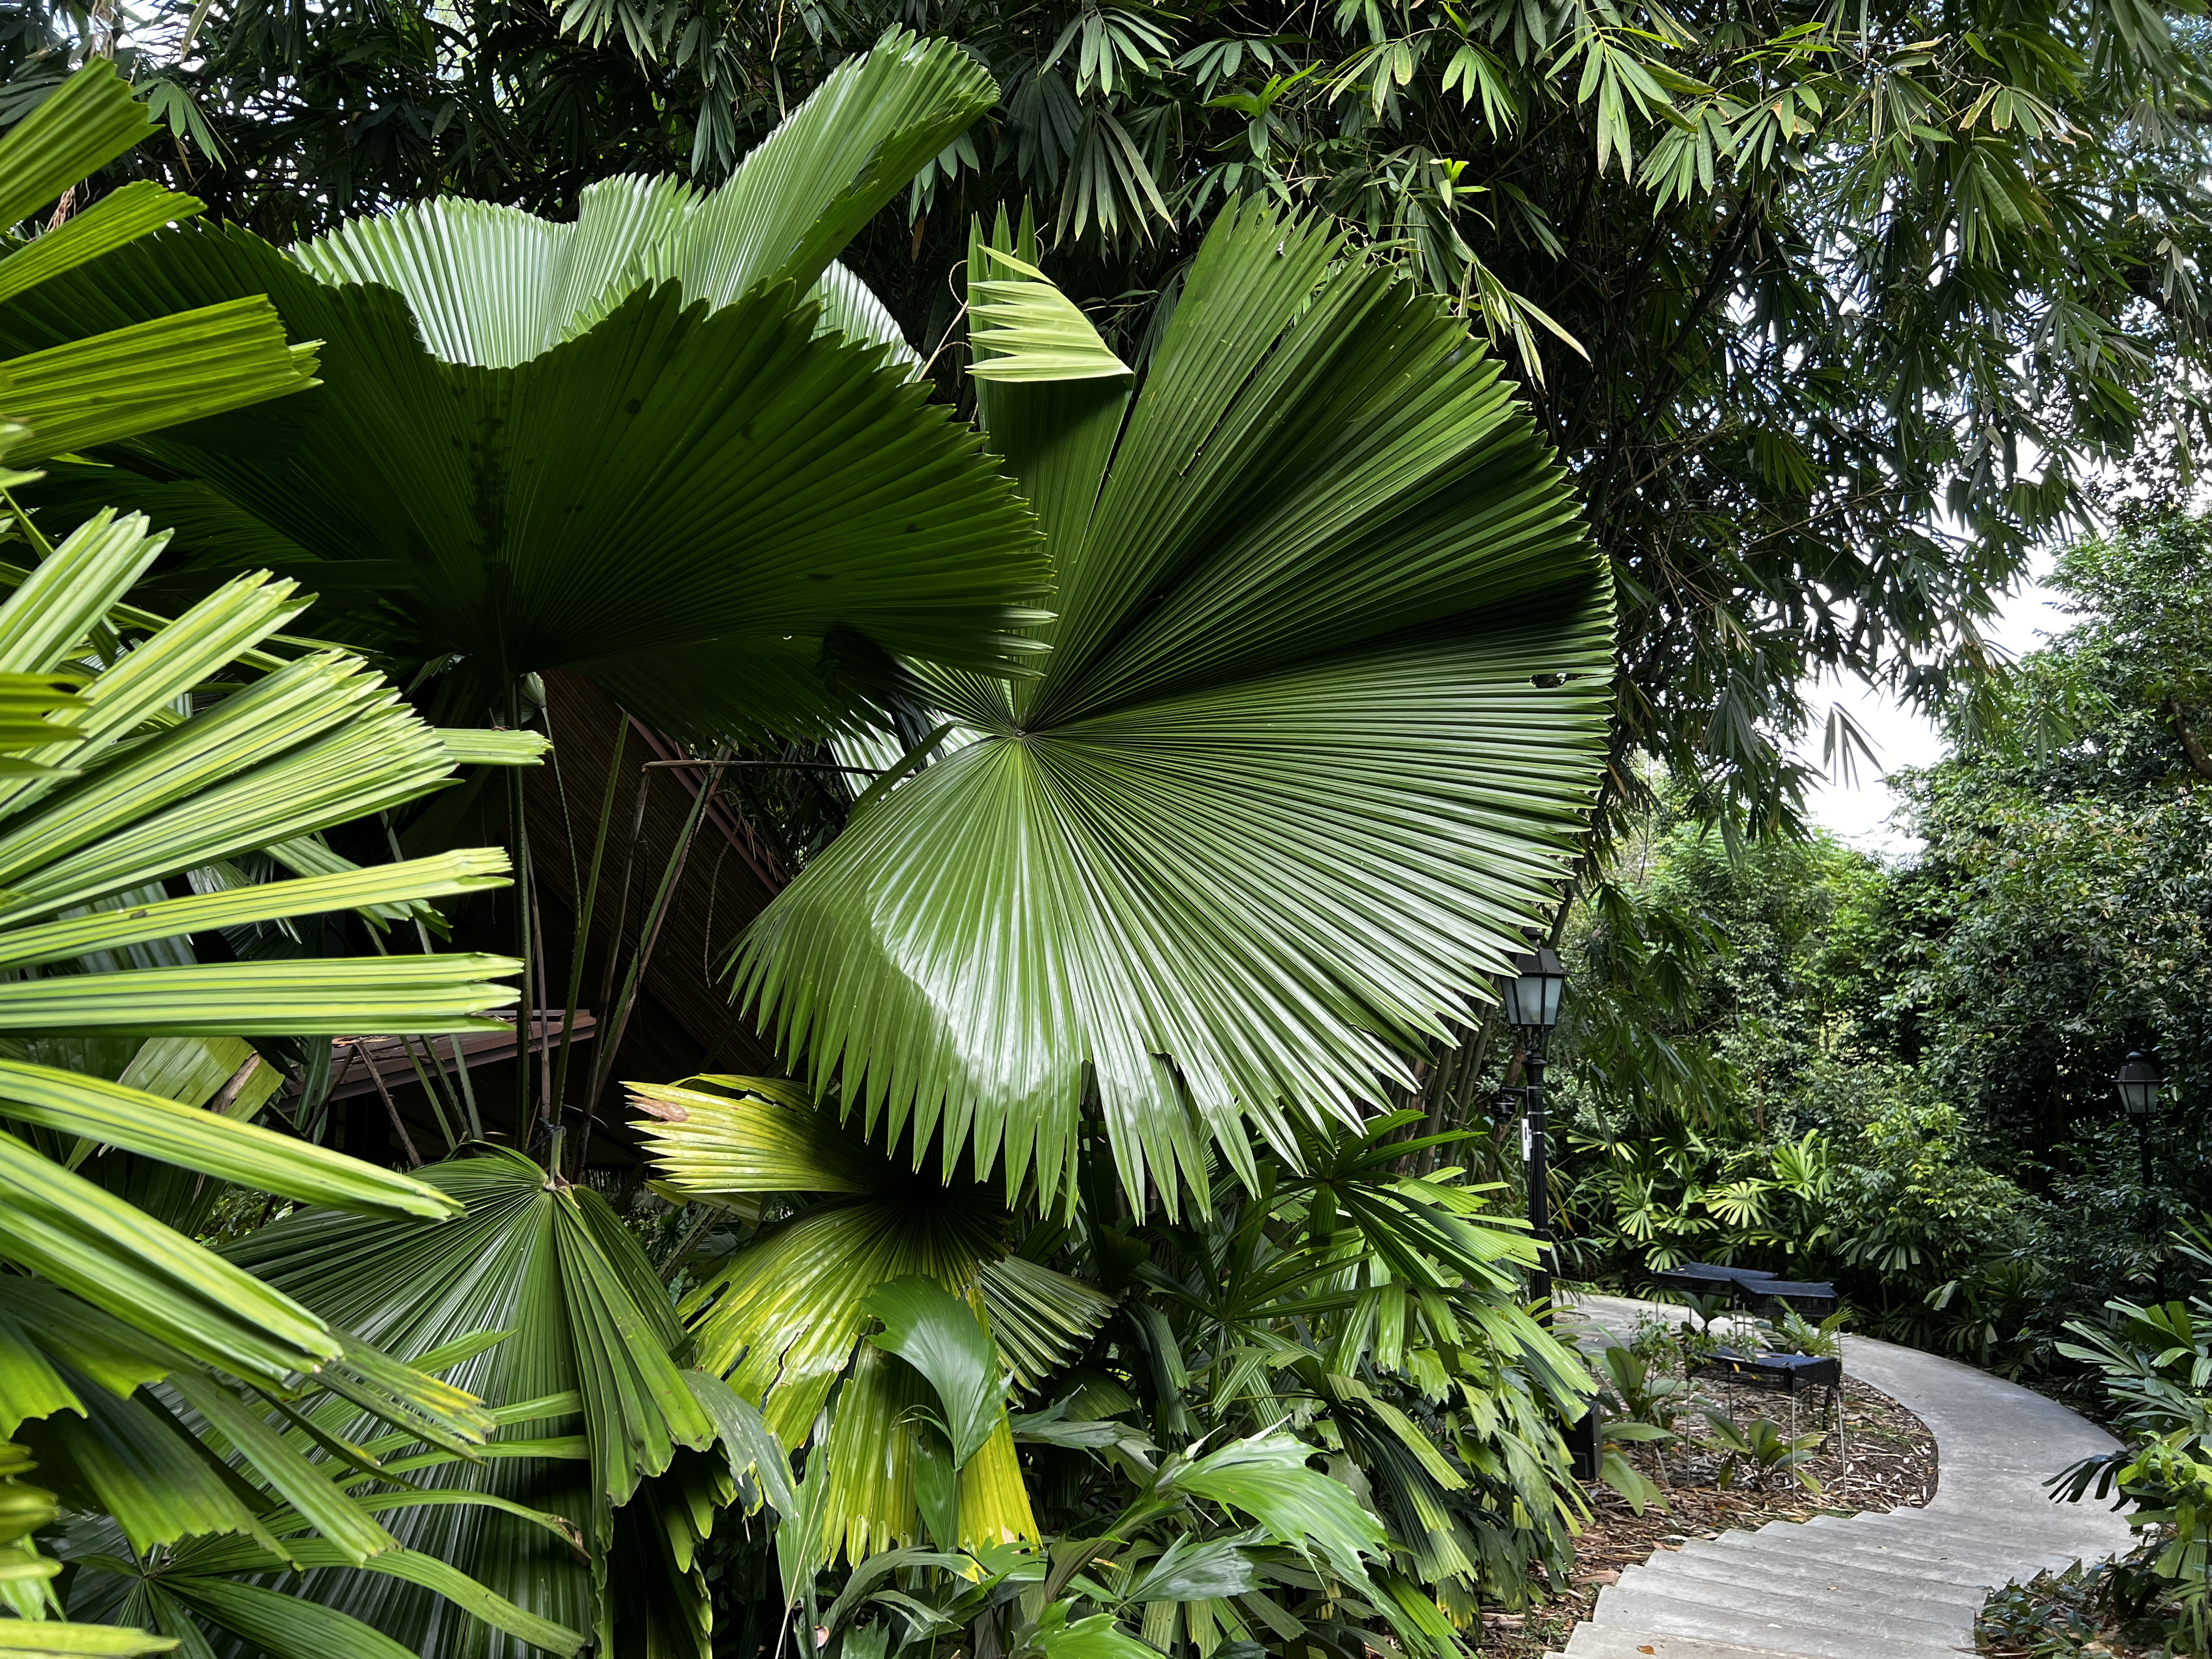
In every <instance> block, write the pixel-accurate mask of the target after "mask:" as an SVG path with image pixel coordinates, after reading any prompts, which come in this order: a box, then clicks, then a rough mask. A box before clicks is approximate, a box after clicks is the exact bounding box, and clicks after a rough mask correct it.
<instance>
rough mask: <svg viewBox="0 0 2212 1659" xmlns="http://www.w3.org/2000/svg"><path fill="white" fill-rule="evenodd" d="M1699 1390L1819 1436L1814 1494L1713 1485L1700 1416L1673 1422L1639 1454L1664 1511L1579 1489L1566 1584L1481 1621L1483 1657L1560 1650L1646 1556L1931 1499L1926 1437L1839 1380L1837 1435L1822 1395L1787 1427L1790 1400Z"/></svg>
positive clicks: (1746, 1387)
mask: <svg viewBox="0 0 2212 1659" xmlns="http://www.w3.org/2000/svg"><path fill="white" fill-rule="evenodd" d="M1697 1389H1698V1392H1699V1394H1700V1395H1703V1396H1704V1398H1705V1400H1706V1401H1710V1402H1711V1404H1712V1405H1713V1406H1715V1407H1717V1408H1718V1409H1720V1410H1722V1411H1723V1412H1725V1413H1728V1414H1729V1415H1730V1416H1732V1417H1734V1418H1735V1420H1736V1421H1737V1422H1738V1423H1741V1424H1749V1423H1750V1422H1751V1421H1753V1419H1756V1418H1761V1417H1764V1418H1765V1419H1767V1420H1768V1421H1770V1422H1771V1423H1772V1424H1774V1425H1775V1426H1776V1427H1777V1428H1778V1429H1779V1430H1781V1431H1782V1432H1783V1433H1784V1434H1786V1435H1791V1436H1793V1437H1794V1436H1796V1435H1802V1434H1811V1433H1813V1432H1814V1431H1815V1430H1818V1429H1822V1428H1825V1429H1826V1436H1825V1437H1824V1438H1823V1440H1822V1441H1821V1443H1820V1446H1819V1447H1818V1448H1817V1449H1815V1451H1814V1455H1813V1457H1812V1459H1811V1460H1810V1461H1809V1462H1808V1463H1807V1464H1806V1465H1805V1468H1806V1470H1807V1472H1808V1474H1811V1475H1812V1476H1813V1478H1814V1480H1817V1481H1819V1482H1820V1490H1819V1491H1818V1492H1810V1491H1808V1490H1807V1489H1806V1488H1805V1487H1804V1486H1801V1485H1800V1484H1799V1483H1798V1482H1797V1481H1796V1480H1794V1479H1793V1478H1792V1477H1790V1475H1789V1474H1778V1475H1770V1476H1769V1477H1768V1478H1767V1480H1766V1484H1765V1488H1764V1489H1763V1490H1762V1489H1759V1488H1758V1487H1755V1486H1753V1485H1752V1484H1751V1481H1752V1480H1753V1478H1754V1477H1753V1475H1751V1474H1747V1472H1745V1471H1743V1470H1741V1469H1739V1470H1738V1471H1736V1473H1735V1479H1734V1480H1733V1482H1732V1483H1731V1484H1730V1485H1729V1486H1726V1487H1723V1486H1721V1485H1720V1484H1719V1482H1720V1480H1721V1478H1722V1475H1723V1472H1724V1470H1725V1468H1726V1466H1727V1461H1728V1460H1727V1456H1726V1454H1725V1453H1723V1452H1722V1451H1721V1450H1720V1449H1718V1448H1717V1446H1716V1444H1715V1443H1714V1440H1713V1437H1712V1432H1711V1428H1710V1427H1709V1426H1708V1425H1707V1424H1706V1423H1705V1419H1704V1416H1703V1414H1702V1411H1703V1408H1702V1407H1693V1408H1692V1409H1691V1410H1689V1411H1686V1412H1685V1413H1683V1414H1682V1416H1681V1418H1680V1419H1679V1420H1678V1421H1677V1422H1676V1423H1675V1425H1674V1428H1675V1432H1676V1433H1678V1434H1679V1435H1680V1436H1681V1439H1680V1442H1678V1443H1676V1444H1674V1445H1671V1446H1667V1447H1663V1448H1658V1449H1651V1448H1639V1449H1638V1451H1637V1455H1636V1461H1637V1462H1638V1465H1639V1467H1641V1468H1643V1469H1644V1473H1645V1474H1648V1475H1649V1476H1650V1478H1651V1479H1652V1480H1653V1481H1655V1482H1656V1484H1657V1485H1658V1486H1660V1487H1661V1489H1662V1491H1663V1492H1664V1493H1665V1495H1666V1502H1667V1507H1666V1508H1665V1509H1664V1510H1661V1509H1660V1508H1659V1507H1658V1506H1657V1505H1656V1504H1655V1505H1653V1506H1651V1507H1650V1508H1647V1509H1646V1510H1644V1513H1643V1514H1642V1515H1638V1514H1637V1513H1636V1512H1635V1511H1634V1510H1632V1509H1631V1508H1630V1507H1629V1506H1628V1504H1627V1502H1626V1500H1625V1499H1624V1498H1621V1497H1620V1494H1619V1493H1617V1492H1613V1489H1612V1488H1611V1487H1608V1486H1595V1485H1592V1486H1586V1487H1585V1488H1584V1492H1585V1493H1586V1494H1587V1496H1588V1498H1589V1506H1590V1510H1591V1518H1590V1520H1589V1523H1588V1525H1586V1526H1585V1527H1584V1528H1583V1534H1582V1536H1581V1538H1580V1539H1578V1540H1577V1541H1576V1545H1575V1571H1574V1578H1573V1582H1572V1583H1571V1584H1569V1585H1567V1586H1565V1587H1564V1588H1562V1589H1559V1590H1556V1591H1554V1592H1553V1594H1552V1595H1550V1596H1549V1597H1548V1598H1547V1600H1546V1601H1543V1602H1542V1603H1541V1605H1539V1606H1536V1607H1531V1608H1529V1609H1528V1611H1527V1612H1525V1613H1486V1614H1485V1615H1484V1616H1483V1628H1482V1632H1481V1637H1480V1648H1481V1650H1482V1651H1483V1652H1484V1653H1485V1654H1495V1655H1498V1656H1501V1659H1538V1656H1540V1655H1542V1654H1545V1653H1549V1652H1553V1651H1556V1650H1559V1649H1560V1648H1564V1647H1565V1645H1566V1643H1567V1634H1568V1632H1570V1631H1571V1630H1573V1629H1574V1627H1575V1626H1576V1625H1577V1624H1578V1623H1580V1622H1581V1621H1582V1620H1585V1619H1587V1618H1589V1615H1590V1609H1591V1607H1593V1605H1594V1604H1595V1602H1596V1601H1597V1593H1598V1591H1599V1590H1600V1589H1603V1588H1604V1587H1605V1586H1606V1585H1607V1584H1610V1583H1613V1581H1614V1580H1616V1579H1618V1578H1619V1577H1620V1573H1621V1569H1623V1568H1624V1567H1631V1566H1634V1565H1637V1564H1638V1563H1639V1562H1642V1561H1645V1560H1648V1559H1650V1557H1651V1555H1652V1554H1653V1553H1654V1552H1656V1551H1659V1550H1672V1549H1679V1548H1680V1547H1681V1546H1682V1545H1683V1544H1685V1543H1686V1542H1688V1541H1690V1540H1691V1539H1692V1538H1717V1537H1719V1536H1720V1535H1721V1534H1723V1532H1726V1531H1728V1530H1729V1528H1739V1527H1740V1528H1756V1527H1763V1526H1765V1524H1766V1523H1767V1522H1770V1521H1809V1520H1811V1519H1812V1518H1813V1516H1816V1515H1858V1514H1863V1513H1866V1512H1867V1511H1869V1510H1893V1509H1910V1508H1917V1507H1918V1506H1920V1505H1921V1504H1925V1503H1927V1502H1928V1500H1929V1498H1933V1497H1934V1496H1935V1495H1936V1437H1935V1436H1934V1435H1932V1434H1930V1433H1929V1431H1928V1427H1927V1425H1925V1424H1924V1423H1923V1422H1922V1421H1921V1420H1920V1419H1918V1418H1917V1417H1915V1416H1914V1415H1913V1414H1912V1413H1911V1412H1909V1411H1907V1410H1905V1407H1902V1406H1900V1405H1899V1404H1898V1403H1897V1401H1894V1400H1892V1399H1891V1398H1890V1397H1889V1396H1888V1395H1886V1394H1884V1393H1882V1392H1881V1390H1880V1389H1873V1388H1869V1387H1868V1386H1867V1385H1866V1384H1865V1383H1861V1382H1858V1381H1857V1380H1856V1379H1853V1378H1846V1379H1845V1380H1844V1389H1843V1394H1844V1399H1843V1417H1844V1422H1843V1432H1842V1434H1841V1435H1840V1436H1839V1435H1838V1434H1837V1432H1836V1431H1835V1407H1834V1404H1833V1402H1832V1397H1831V1396H1830V1395H1829V1394H1828V1392H1827V1390H1826V1389H1814V1390H1812V1391H1809V1392H1808V1393H1806V1394H1803V1395H1798V1396H1797V1397H1796V1423H1795V1425H1793V1424H1792V1421H1791V1402H1790V1398H1789V1397H1788V1396H1786V1395H1779V1394H1778V1393H1776V1392H1775V1391H1773V1390H1772V1389H1761V1388H1759V1387H1757V1386H1756V1385H1754V1384H1749V1383H1733V1382H1723V1381H1722V1380H1720V1379H1718V1378H1717V1377H1701V1378H1699V1379H1698V1381H1697Z"/></svg>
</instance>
